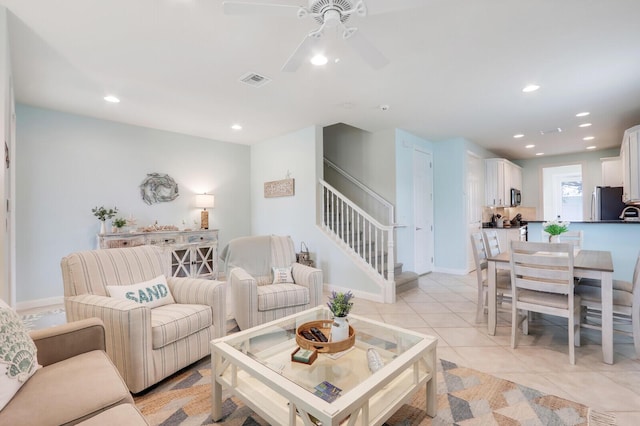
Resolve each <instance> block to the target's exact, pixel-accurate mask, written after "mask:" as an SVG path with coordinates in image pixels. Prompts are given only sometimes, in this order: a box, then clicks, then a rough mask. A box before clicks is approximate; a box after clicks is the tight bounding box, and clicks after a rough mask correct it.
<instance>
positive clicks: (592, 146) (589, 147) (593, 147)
mask: <svg viewBox="0 0 640 426" xmlns="http://www.w3.org/2000/svg"><path fill="white" fill-rule="evenodd" d="M587 149H596V146H595V145H591V146H588V147H587Z"/></svg>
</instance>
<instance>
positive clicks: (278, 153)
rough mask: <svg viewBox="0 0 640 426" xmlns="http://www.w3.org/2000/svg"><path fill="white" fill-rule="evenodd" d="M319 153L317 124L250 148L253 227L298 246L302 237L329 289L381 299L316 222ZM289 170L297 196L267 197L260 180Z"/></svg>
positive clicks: (256, 232) (257, 232)
mask: <svg viewBox="0 0 640 426" xmlns="http://www.w3.org/2000/svg"><path fill="white" fill-rule="evenodd" d="M322 155H323V130H322V128H321V127H317V126H312V127H307V128H304V129H301V130H298V131H296V132H292V133H289V134H286V135H282V136H279V137H276V138H272V139H269V140H267V141H263V142H261V143H259V144H256V145H253V146H252V147H251V202H252V206H253V218H252V226H251V232H252V234H253V235H265V234H276V235H290V236H291V237H292V238H293V241H294V244H295V245H296V250H299V248H300V243H301V242H302V241H304V242H305V244H306V245H307V246H308V248H309V251H310V252H311V258H312V259H313V260H314V261H315V262H316V267H317V268H320V269H322V273H323V278H324V282H325V284H326V285H328V287H329V288H335V289H350V290H352V291H353V292H354V294H355V295H356V297H362V298H367V299H373V300H382V299H381V295H380V294H379V293H380V292H379V289H378V287H377V286H376V285H375V284H374V283H373V282H372V281H371V279H370V278H369V277H368V276H367V275H366V273H365V272H364V271H363V270H361V269H360V268H359V267H358V266H355V265H354V264H353V262H352V261H351V259H350V258H349V257H348V256H347V255H346V254H344V253H343V252H342V251H341V250H340V249H339V248H338V246H337V245H336V243H335V242H334V241H333V240H331V239H330V238H329V237H328V236H326V235H325V234H324V233H323V232H322V230H321V229H320V228H319V227H318V226H316V223H317V222H316V220H317V215H318V209H319V203H318V196H319V195H318V192H319V186H318V179H319V178H322V167H323V166H322ZM287 171H289V172H290V173H291V177H292V178H294V179H295V195H294V196H293V197H279V198H265V197H264V182H269V181H273V180H278V179H284V178H285V177H286V174H287ZM314 206H315V207H316V208H315V209H314ZM314 212H315V214H314Z"/></svg>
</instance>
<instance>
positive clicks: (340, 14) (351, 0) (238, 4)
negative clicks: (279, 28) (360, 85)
mask: <svg viewBox="0 0 640 426" xmlns="http://www.w3.org/2000/svg"><path fill="white" fill-rule="evenodd" d="M424 2H425V1H424V0H366V1H365V0H309V2H308V6H306V7H305V6H298V5H291V4H275V3H256V2H246V1H234V0H229V1H223V2H222V4H223V7H224V13H225V14H226V15H267V16H292V17H294V16H297V17H298V18H299V19H305V18H307V17H310V18H313V19H315V20H316V22H318V23H319V24H320V27H319V28H318V29H316V30H313V31H311V32H310V33H308V34H307V35H306V36H305V38H304V39H303V40H302V43H300V45H299V46H298V47H297V48H296V50H295V51H294V52H293V54H292V55H291V56H290V57H289V59H288V60H287V62H286V63H285V64H284V66H283V67H282V71H288V72H293V71H296V70H297V69H298V68H299V67H300V66H301V65H302V62H303V61H304V60H305V59H306V58H308V57H310V56H312V55H313V54H314V53H315V52H314V51H315V50H316V49H317V48H318V46H319V44H320V41H321V40H322V38H323V37H325V35H326V33H327V32H328V30H331V29H335V30H338V31H339V32H340V33H341V35H342V39H344V41H345V42H346V43H347V44H348V45H349V46H351V48H353V49H354V50H355V51H356V52H357V53H358V54H359V55H360V56H361V57H362V59H363V60H364V61H365V62H367V63H368V64H369V65H370V66H371V67H372V68H374V69H380V68H382V67H384V66H385V65H387V64H388V63H389V60H388V59H387V58H386V57H385V56H384V55H383V54H382V53H381V52H380V51H379V50H378V49H376V48H375V46H373V44H371V43H370V42H369V40H367V38H366V37H365V36H364V35H362V32H361V31H360V30H359V29H358V28H357V27H348V26H347V25H346V22H347V21H348V20H349V19H350V18H351V16H353V15H356V16H359V17H362V18H364V17H366V16H368V15H374V14H381V13H387V12H393V11H396V10H403V9H409V8H416V7H419V6H422V5H423V4H424Z"/></svg>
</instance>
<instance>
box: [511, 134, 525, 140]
mask: <svg viewBox="0 0 640 426" xmlns="http://www.w3.org/2000/svg"><path fill="white" fill-rule="evenodd" d="M513 137H514V138H515V139H520V138H524V135H523V134H522V133H518V134H517V135H513Z"/></svg>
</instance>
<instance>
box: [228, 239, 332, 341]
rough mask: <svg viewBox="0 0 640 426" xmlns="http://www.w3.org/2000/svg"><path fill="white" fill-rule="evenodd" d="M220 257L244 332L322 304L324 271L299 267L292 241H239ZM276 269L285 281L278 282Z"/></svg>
mask: <svg viewBox="0 0 640 426" xmlns="http://www.w3.org/2000/svg"><path fill="white" fill-rule="evenodd" d="M220 257H221V259H222V260H224V264H225V275H226V276H227V277H228V280H229V286H230V287H229V288H230V291H231V294H232V299H233V302H232V303H233V308H234V314H235V318H236V321H237V323H238V326H239V327H240V329H241V330H245V329H247V328H251V327H253V326H256V325H258V324H262V323H265V322H268V321H272V320H275V319H278V318H282V317H285V316H287V315H291V314H294V313H297V312H300V311H303V310H305V309H309V308H313V307H315V306H318V305H319V304H320V303H322V302H321V299H322V271H321V270H320V269H316V268H311V267H309V266H305V265H302V264H300V263H296V252H295V249H294V246H293V240H292V239H291V237H288V236H287V237H281V236H276V235H263V236H255V237H241V238H236V239H234V240H232V241H230V242H229V244H228V245H227V246H226V247H225V248H224V249H223V251H222V253H221V255H220ZM273 268H276V270H278V269H280V272H281V273H283V279H274V278H275V277H274V275H275V274H277V273H278V272H277V271H275V272H274V269H273ZM288 268H291V270H290V271H289V270H288ZM289 272H290V276H289V275H288V273H289Z"/></svg>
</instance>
